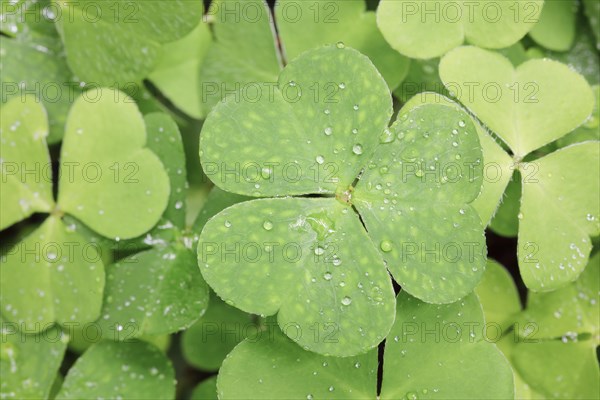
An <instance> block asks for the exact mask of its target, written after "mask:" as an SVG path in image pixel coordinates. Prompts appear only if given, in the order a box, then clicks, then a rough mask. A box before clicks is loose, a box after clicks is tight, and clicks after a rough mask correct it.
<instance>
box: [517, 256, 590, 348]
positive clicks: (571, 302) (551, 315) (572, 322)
mask: <svg viewBox="0 0 600 400" xmlns="http://www.w3.org/2000/svg"><path fill="white" fill-rule="evenodd" d="M599 274H600V254H596V255H595V256H594V257H592V258H591V259H590V262H589V263H588V265H587V267H586V269H585V270H584V272H583V273H582V274H581V275H580V277H579V279H577V280H576V281H575V282H573V283H570V284H569V285H567V286H565V287H563V288H561V289H558V290H555V291H553V292H549V293H529V297H528V301H527V308H526V310H525V311H524V312H523V314H522V315H521V316H520V318H519V320H518V323H519V326H520V327H521V330H520V331H519V334H520V335H521V336H523V337H527V336H528V335H529V334H530V332H528V330H530V329H531V325H529V326H528V325H527V324H531V323H533V324H535V325H536V329H535V331H534V337H535V338H541V339H555V338H560V337H563V336H573V335H577V334H585V333H587V334H591V335H592V336H595V335H597V334H598V332H600V322H599V317H598V303H599V299H598V296H599V295H598V291H599V289H600V280H599V279H600V278H599ZM595 340H597V338H596V339H595Z"/></svg>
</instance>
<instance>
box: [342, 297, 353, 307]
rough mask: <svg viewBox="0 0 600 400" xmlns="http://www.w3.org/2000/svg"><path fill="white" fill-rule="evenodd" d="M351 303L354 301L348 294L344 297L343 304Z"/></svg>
mask: <svg viewBox="0 0 600 400" xmlns="http://www.w3.org/2000/svg"><path fill="white" fill-rule="evenodd" d="M351 303H352V299H351V298H350V297H348V296H346V297H344V298H343V299H342V304H343V305H345V306H349V305H350V304H351Z"/></svg>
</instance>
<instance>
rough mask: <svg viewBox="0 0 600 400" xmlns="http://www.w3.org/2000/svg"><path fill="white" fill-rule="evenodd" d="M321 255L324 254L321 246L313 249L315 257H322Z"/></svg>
mask: <svg viewBox="0 0 600 400" xmlns="http://www.w3.org/2000/svg"><path fill="white" fill-rule="evenodd" d="M323 253H325V249H324V248H322V247H321V246H317V247H315V254H316V255H318V256H320V255H323Z"/></svg>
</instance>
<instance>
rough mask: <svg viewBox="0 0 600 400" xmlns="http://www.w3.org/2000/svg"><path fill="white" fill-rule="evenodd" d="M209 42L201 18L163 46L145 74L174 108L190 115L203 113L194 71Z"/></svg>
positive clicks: (200, 62)
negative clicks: (192, 28)
mask: <svg viewBox="0 0 600 400" xmlns="http://www.w3.org/2000/svg"><path fill="white" fill-rule="evenodd" d="M210 45H211V35H210V30H209V28H208V25H207V24H206V23H204V21H202V22H200V24H198V26H197V27H196V28H194V30H193V31H191V32H190V33H189V34H188V35H186V36H184V37H183V38H181V39H179V40H177V41H175V42H171V43H167V44H165V45H163V46H162V48H161V52H160V53H159V55H158V60H157V62H156V66H155V67H154V70H153V71H152V72H151V73H150V75H148V79H149V80H150V81H152V83H154V84H155V85H156V87H157V88H158V89H159V90H160V91H161V93H162V94H164V95H165V96H166V97H167V98H168V99H169V100H171V101H172V102H173V104H174V105H175V106H176V107H177V108H178V109H180V110H181V111H183V112H185V113H186V114H187V115H189V116H191V117H194V118H203V117H205V116H206V111H205V110H204V106H203V105H202V94H201V92H200V82H199V80H200V76H199V73H198V71H199V70H200V66H201V65H202V62H203V60H204V58H205V56H206V53H207V52H208V49H209V47H210Z"/></svg>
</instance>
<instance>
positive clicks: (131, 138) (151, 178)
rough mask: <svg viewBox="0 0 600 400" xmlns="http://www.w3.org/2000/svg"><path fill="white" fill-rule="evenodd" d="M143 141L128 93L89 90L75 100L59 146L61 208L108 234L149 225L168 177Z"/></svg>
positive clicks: (162, 201)
mask: <svg viewBox="0 0 600 400" xmlns="http://www.w3.org/2000/svg"><path fill="white" fill-rule="evenodd" d="M90 98H93V99H97V100H96V102H90V101H88V100H86V99H90ZM145 146H146V128H145V126H144V120H143V118H142V116H141V115H140V113H139V111H138V109H137V107H136V105H135V103H134V102H133V100H132V99H131V98H130V97H128V96H126V95H125V94H123V93H122V92H119V91H114V90H111V89H94V90H90V91H88V92H87V95H86V96H85V97H80V98H79V99H77V100H76V101H75V104H74V105H73V107H72V109H71V112H70V114H69V119H68V121H67V128H66V132H65V137H64V140H63V145H62V149H61V167H62V168H63V173H62V174H61V176H60V178H59V196H58V204H59V207H60V208H61V210H63V211H65V212H67V213H69V214H72V215H73V216H75V217H77V218H79V219H80V220H81V221H82V222H84V223H85V224H87V225H88V226H89V227H90V228H92V229H93V230H94V231H96V232H97V233H99V234H101V235H104V236H107V237H110V238H116V237H119V238H122V239H124V238H131V237H135V236H138V235H140V234H142V233H144V232H146V231H147V230H149V229H150V228H151V227H152V226H153V225H154V224H156V222H158V219H159V218H160V216H161V215H162V213H163V211H164V210H165V208H166V206H167V202H168V197H169V178H168V176H167V174H166V173H165V171H164V168H163V165H162V163H161V162H160V160H159V158H158V157H157V156H156V155H155V154H154V153H152V152H151V151H150V150H149V149H147V148H145Z"/></svg>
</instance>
